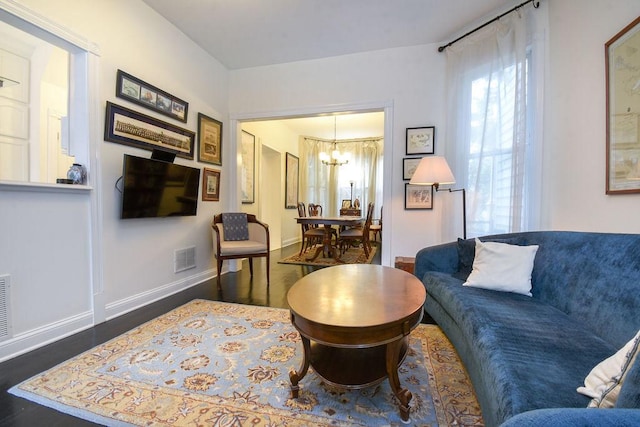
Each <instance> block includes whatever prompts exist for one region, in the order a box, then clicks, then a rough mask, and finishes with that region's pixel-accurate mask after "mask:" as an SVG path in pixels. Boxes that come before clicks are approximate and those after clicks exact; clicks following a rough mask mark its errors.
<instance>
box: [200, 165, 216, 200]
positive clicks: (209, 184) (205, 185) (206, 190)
mask: <svg viewBox="0 0 640 427" xmlns="http://www.w3.org/2000/svg"><path fill="white" fill-rule="evenodd" d="M219 200H220V171H219V170H214V169H207V168H204V170H203V174H202V201H203V202H217V201H219Z"/></svg>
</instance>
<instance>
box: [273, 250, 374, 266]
mask: <svg viewBox="0 0 640 427" xmlns="http://www.w3.org/2000/svg"><path fill="white" fill-rule="evenodd" d="M316 248H317V246H314V247H312V248H311V249H309V250H307V251H306V252H303V253H302V255H298V254H295V255H291V256H289V257H287V258H283V259H281V260H280V261H278V262H279V263H280V264H299V265H316V266H330V265H340V264H339V263H337V262H336V260H335V259H333V258H325V257H324V255H325V254H324V253H323V254H321V255H319V256H318V258H316V259H314V260H313V261H307V258H309V257H311V256H313V254H314V253H315V251H316ZM376 249H377V247H376V246H375V245H372V246H371V250H370V251H369V256H368V257H367V256H366V255H365V254H364V249H362V248H360V247H350V248H349V249H347V251H346V252H345V253H344V254H342V256H341V257H340V259H341V260H342V261H344V262H345V264H371V260H372V259H373V257H374V256H375V254H376Z"/></svg>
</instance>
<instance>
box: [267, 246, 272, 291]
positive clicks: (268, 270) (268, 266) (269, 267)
mask: <svg viewBox="0 0 640 427" xmlns="http://www.w3.org/2000/svg"><path fill="white" fill-rule="evenodd" d="M270 271H271V264H270V263H269V252H267V289H268V288H269V272H270Z"/></svg>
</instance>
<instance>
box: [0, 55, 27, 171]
mask: <svg viewBox="0 0 640 427" xmlns="http://www.w3.org/2000/svg"><path fill="white" fill-rule="evenodd" d="M0 76H1V77H5V78H8V79H11V80H13V81H16V82H19V84H15V85H11V86H4V87H2V88H0V180H9V181H28V180H29V86H30V85H29V59H27V58H24V57H22V56H20V55H17V54H15V53H12V52H9V51H7V50H4V49H0Z"/></svg>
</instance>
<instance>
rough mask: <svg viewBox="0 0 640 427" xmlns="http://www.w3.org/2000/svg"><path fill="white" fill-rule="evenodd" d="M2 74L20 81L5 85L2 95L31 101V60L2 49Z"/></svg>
mask: <svg viewBox="0 0 640 427" xmlns="http://www.w3.org/2000/svg"><path fill="white" fill-rule="evenodd" d="M0 76H2V77H6V78H8V79H11V80H13V81H16V82H18V84H17V85H11V86H6V87H3V88H2V89H1V90H0V97H3V98H8V99H11V100H14V101H18V102H22V103H25V104H28V103H29V60H28V59H27V58H23V57H21V56H18V55H16V54H14V53H11V52H8V51H6V50H4V49H0Z"/></svg>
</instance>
